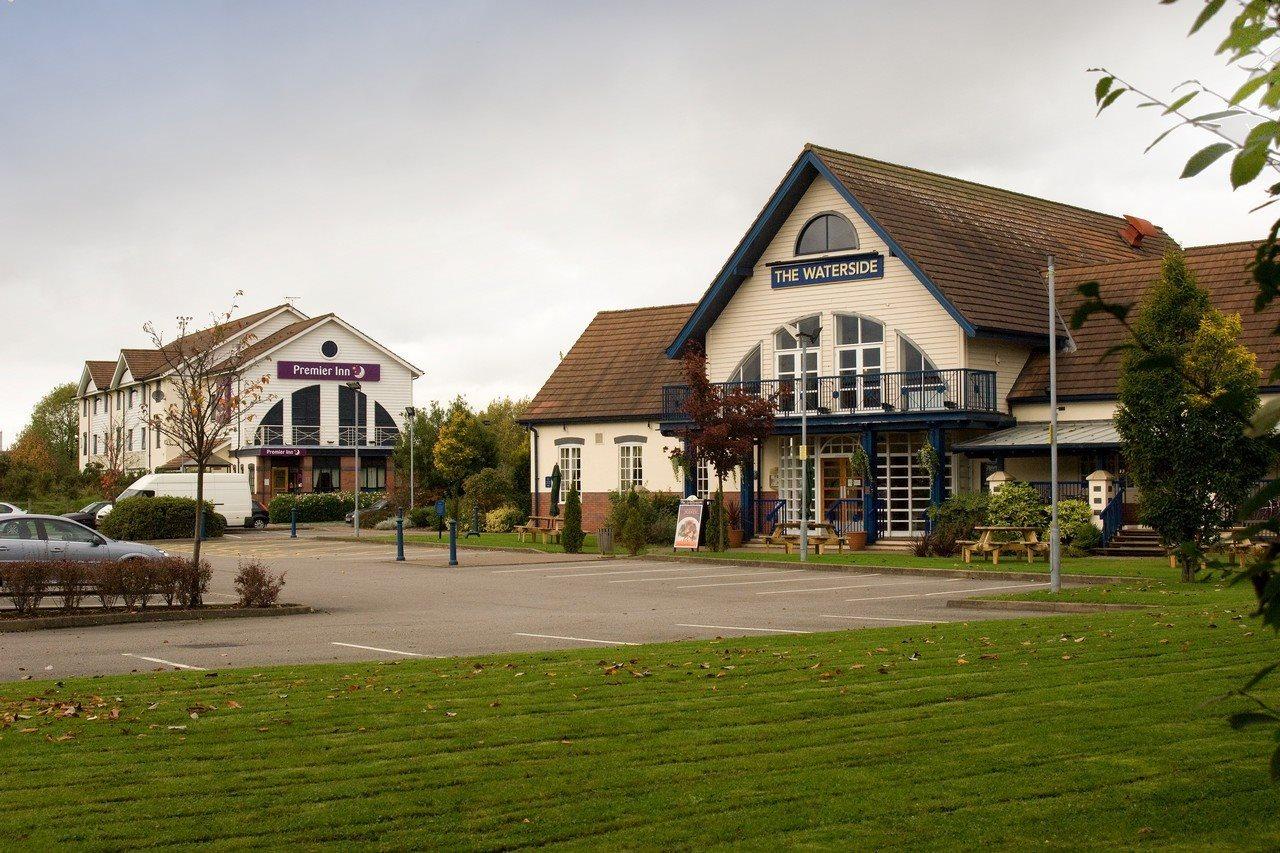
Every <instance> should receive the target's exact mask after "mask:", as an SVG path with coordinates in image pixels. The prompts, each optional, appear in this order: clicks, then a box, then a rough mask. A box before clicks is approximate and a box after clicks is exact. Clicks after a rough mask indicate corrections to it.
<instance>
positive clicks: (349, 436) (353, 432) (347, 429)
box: [338, 426, 368, 447]
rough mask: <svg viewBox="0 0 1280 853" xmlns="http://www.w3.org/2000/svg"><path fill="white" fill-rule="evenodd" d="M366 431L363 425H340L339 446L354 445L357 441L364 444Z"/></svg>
mask: <svg viewBox="0 0 1280 853" xmlns="http://www.w3.org/2000/svg"><path fill="white" fill-rule="evenodd" d="M365 433H366V431H365V429H364V428H363V427H358V426H340V427H338V444H339V445H340V446H341V447H354V446H355V445H356V444H357V443H358V444H360V445H361V446H364V443H365V441H367V440H368V439H367V437H366V434H365Z"/></svg>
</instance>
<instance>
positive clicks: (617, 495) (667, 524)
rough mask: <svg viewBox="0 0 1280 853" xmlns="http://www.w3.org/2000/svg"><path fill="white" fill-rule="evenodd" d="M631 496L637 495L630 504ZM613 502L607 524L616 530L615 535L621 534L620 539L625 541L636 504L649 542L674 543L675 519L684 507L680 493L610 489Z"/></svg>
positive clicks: (610, 498)
mask: <svg viewBox="0 0 1280 853" xmlns="http://www.w3.org/2000/svg"><path fill="white" fill-rule="evenodd" d="M631 496H634V499H635V503H634V505H632V504H628V500H629V498H630V497H631ZM609 504H610V506H609V514H608V516H607V517H606V519H605V524H606V525H607V526H608V527H609V529H610V530H612V531H613V535H614V536H615V537H618V538H619V541H621V536H622V531H623V530H624V529H626V526H627V517H628V515H629V514H630V513H631V511H632V509H631V508H629V507H632V506H634V510H635V511H637V512H639V513H640V515H641V518H642V519H643V522H642V523H643V525H644V528H645V530H646V531H647V533H646V536H647V539H648V541H649V542H652V543H654V544H662V543H663V542H666V543H667V544H670V543H671V541H672V540H673V539H674V538H675V531H676V528H675V519H676V514H677V512H678V511H679V509H680V497H679V496H678V495H674V494H672V493H671V492H650V491H647V490H645V489H635V490H632V491H629V492H620V491H618V492H610V493H609Z"/></svg>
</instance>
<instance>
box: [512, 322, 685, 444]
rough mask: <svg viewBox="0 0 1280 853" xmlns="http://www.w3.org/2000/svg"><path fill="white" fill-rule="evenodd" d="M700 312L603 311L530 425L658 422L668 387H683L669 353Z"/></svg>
mask: <svg viewBox="0 0 1280 853" xmlns="http://www.w3.org/2000/svg"><path fill="white" fill-rule="evenodd" d="M693 308H694V306H693V305H692V304H688V305H663V306H659V307H656V308H633V309H630V310H626V311H601V312H600V313H599V314H597V315H596V316H595V319H593V320H592V321H591V323H590V325H588V326H587V328H586V330H585V331H583V333H582V335H581V336H580V337H579V338H578V340H577V342H576V343H575V344H574V345H573V348H572V349H570V350H569V352H568V354H566V355H565V357H564V358H563V359H561V361H560V364H558V365H557V366H556V369H555V370H554V371H553V372H552V374H551V377H550V378H549V379H547V381H546V384H544V385H543V386H542V390H540V391H539V392H538V393H537V394H536V395H535V396H534V398H533V400H532V402H530V403H529V409H528V412H527V413H526V415H525V418H524V420H526V421H530V422H539V421H568V420H578V421H581V420H595V419H604V418H623V417H637V418H647V417H656V416H657V415H659V414H661V412H662V386H663V385H669V384H679V383H680V382H681V381H682V378H683V377H682V374H681V371H680V362H678V361H673V360H671V359H669V358H667V357H666V354H665V353H664V350H665V348H666V346H667V344H668V343H670V342H671V339H672V338H673V337H675V335H676V333H677V332H679V331H680V327H681V326H683V325H684V322H685V321H686V320H688V319H689V314H690V312H692V311H693Z"/></svg>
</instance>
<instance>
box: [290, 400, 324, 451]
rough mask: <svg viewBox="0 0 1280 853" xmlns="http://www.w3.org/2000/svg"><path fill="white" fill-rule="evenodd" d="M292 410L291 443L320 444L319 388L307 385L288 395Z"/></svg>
mask: <svg viewBox="0 0 1280 853" xmlns="http://www.w3.org/2000/svg"><path fill="white" fill-rule="evenodd" d="M289 403H290V408H291V409H292V410H293V443H294V444H311V445H315V444H319V443H320V386H319V385H308V386H307V387H306V388H299V389H298V390H297V391H294V392H293V394H291V395H290V400H289Z"/></svg>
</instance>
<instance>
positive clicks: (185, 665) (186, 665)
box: [120, 652, 204, 671]
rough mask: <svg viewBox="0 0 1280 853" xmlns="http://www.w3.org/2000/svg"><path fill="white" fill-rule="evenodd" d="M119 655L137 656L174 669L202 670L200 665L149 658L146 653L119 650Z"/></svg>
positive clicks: (139, 658)
mask: <svg viewBox="0 0 1280 853" xmlns="http://www.w3.org/2000/svg"><path fill="white" fill-rule="evenodd" d="M120 656H121V657H126V658H137V659H138V660H145V661H150V662H151V663H160V664H164V665H165V666H171V667H174V668H175V669H195V670H200V671H203V670H204V667H202V666H192V665H191V664H189V663H174V662H173V661H171V660H165V659H164V658H149V657H147V656H146V655H135V654H134V653H133V652H121V653H120Z"/></svg>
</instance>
